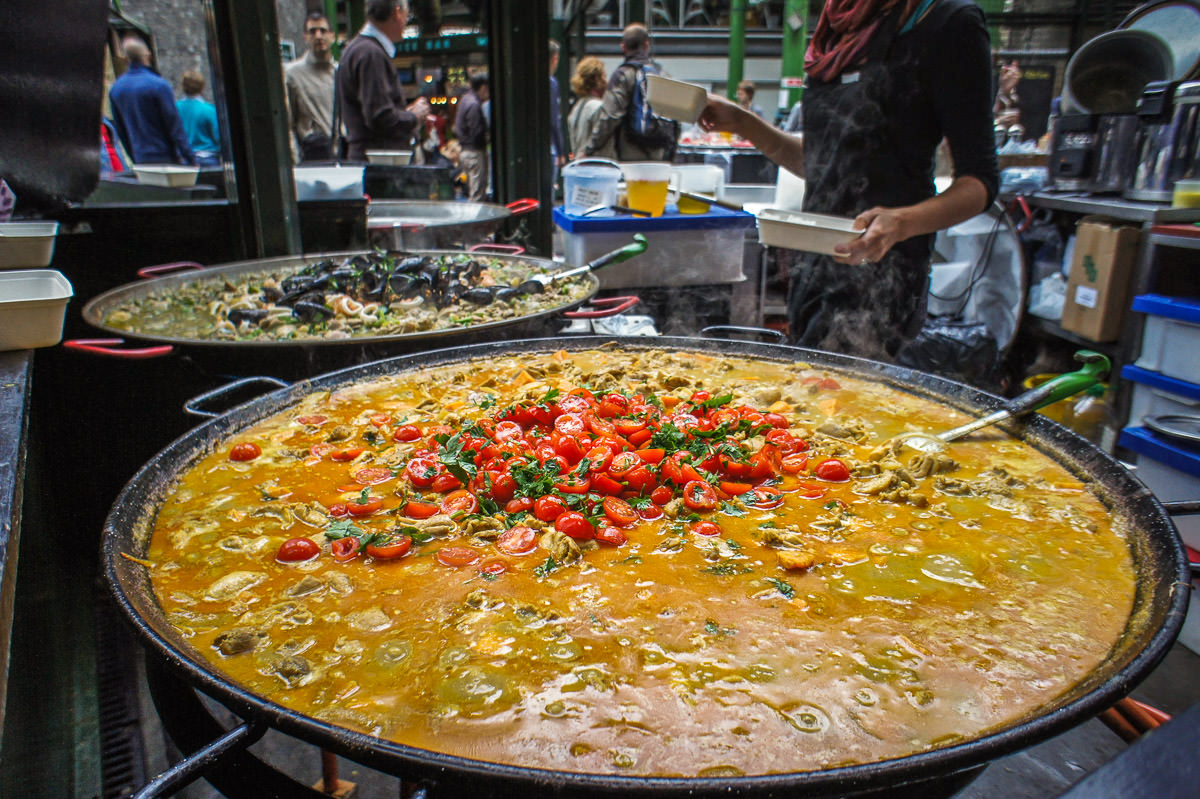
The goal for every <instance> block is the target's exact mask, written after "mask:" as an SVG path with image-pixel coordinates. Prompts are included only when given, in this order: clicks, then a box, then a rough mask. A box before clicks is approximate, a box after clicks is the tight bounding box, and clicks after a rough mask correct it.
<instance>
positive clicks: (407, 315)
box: [102, 253, 593, 342]
mask: <svg viewBox="0 0 1200 799" xmlns="http://www.w3.org/2000/svg"><path fill="white" fill-rule="evenodd" d="M547 274H550V272H549V271H548V269H547V268H546V266H545V265H543V264H539V263H538V262H537V261H531V260H519V259H518V260H513V259H500V258H488V257H486V256H481V255H475V254H470V253H425V254H420V255H405V254H403V253H399V254H396V255H391V256H388V255H382V254H376V253H366V254H357V255H353V256H350V257H346V258H339V259H336V260H335V259H328V258H326V259H322V260H318V261H314V262H312V263H306V264H300V265H296V266H292V267H289V268H286V269H269V270H263V271H261V272H252V273H242V274H239V275H237V276H233V277H230V276H226V275H224V274H220V273H218V274H216V275H213V276H210V277H206V278H197V279H195V280H192V281H189V282H188V283H186V284H185V285H183V286H180V287H175V288H172V289H167V290H163V291H158V292H153V293H150V294H148V295H146V296H140V297H137V298H134V299H131V300H129V301H128V302H126V303H123V304H120V305H117V306H115V307H113V308H111V309H109V310H108V311H107V313H106V314H105V316H104V318H103V320H102V322H103V324H104V325H105V326H107V327H110V328H114V329H117V330H124V331H128V332H130V333H135V334H141V335H145V336H155V337H166V338H174V339H201V340H207V341H258V342H276V341H304V340H314V339H326V340H328V339H348V338H355V337H366V336H388V335H396V334H406V333H418V332H422V331H431V330H454V329H462V328H466V327H470V326H473V325H479V324H485V323H488V322H496V321H500V320H505V319H513V318H517V317H521V316H525V315H528V314H536V313H540V312H542V311H547V310H551V309H556V308H560V307H562V306H564V305H567V304H570V303H573V302H578V301H581V300H583V299H584V298H586V297H587V296H588V295H589V294H590V293H591V291H592V290H593V286H592V283H591V281H590V280H588V279H587V278H586V276H583V277H577V278H573V279H570V278H568V279H564V280H561V281H556V282H554V283H553V284H551V285H549V286H546V285H543V282H540V281H538V280H534V279H532V278H533V277H535V276H537V275H547Z"/></svg>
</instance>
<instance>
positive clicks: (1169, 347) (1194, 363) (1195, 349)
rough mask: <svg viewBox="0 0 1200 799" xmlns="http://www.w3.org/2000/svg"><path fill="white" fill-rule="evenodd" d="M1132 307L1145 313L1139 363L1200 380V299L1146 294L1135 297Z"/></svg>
mask: <svg viewBox="0 0 1200 799" xmlns="http://www.w3.org/2000/svg"><path fill="white" fill-rule="evenodd" d="M1133 310H1135V311H1139V312H1141V313H1144V314H1146V323H1145V326H1144V327H1143V328H1142V331H1143V332H1142V352H1141V354H1140V355H1139V356H1138V359H1137V365H1138V366H1140V367H1141V368H1143V369H1149V370H1151V371H1154V372H1161V373H1162V374H1164V375H1166V376H1167V377H1173V378H1175V379H1176V380H1186V381H1188V382H1189V383H1200V301H1196V300H1191V299H1186V298H1181V297H1164V296H1161V295H1157V294H1144V295H1142V296H1140V297H1137V298H1135V299H1134V301H1133Z"/></svg>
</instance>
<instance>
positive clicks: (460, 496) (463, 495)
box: [442, 488, 479, 516]
mask: <svg viewBox="0 0 1200 799" xmlns="http://www.w3.org/2000/svg"><path fill="white" fill-rule="evenodd" d="M477 510H479V500H478V499H476V498H475V495H474V494H472V493H471V492H470V491H468V490H467V489H465V488H460V489H459V490H457V491H451V492H450V493H449V494H447V495H446V498H445V499H443V500H442V513H444V514H446V515H447V516H454V515H455V514H459V513H467V514H470V513H474V512H475V511H477Z"/></svg>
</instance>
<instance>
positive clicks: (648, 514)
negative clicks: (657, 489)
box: [637, 502, 663, 522]
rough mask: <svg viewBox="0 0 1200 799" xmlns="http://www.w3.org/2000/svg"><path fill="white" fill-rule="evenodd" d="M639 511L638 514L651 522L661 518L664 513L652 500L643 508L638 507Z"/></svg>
mask: <svg viewBox="0 0 1200 799" xmlns="http://www.w3.org/2000/svg"><path fill="white" fill-rule="evenodd" d="M637 513H638V516H641V517H642V518H643V519H645V520H646V521H648V522H649V521H653V520H654V519H661V518H662V515H663V509H662V508H660V507H659V506H658V505H655V504H654V503H653V502H651V503H649V504H647V505H646V506H645V507H643V508H638V509H637Z"/></svg>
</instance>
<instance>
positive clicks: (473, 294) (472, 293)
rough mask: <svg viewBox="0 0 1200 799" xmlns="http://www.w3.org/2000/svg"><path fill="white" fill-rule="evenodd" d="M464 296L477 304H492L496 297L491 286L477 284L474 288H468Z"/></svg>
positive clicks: (468, 300)
mask: <svg viewBox="0 0 1200 799" xmlns="http://www.w3.org/2000/svg"><path fill="white" fill-rule="evenodd" d="M462 298H463V299H464V300H466V301H467V302H469V303H473V304H475V305H491V304H492V301H493V300H494V299H496V295H495V294H494V293H493V292H492V290H491V289H489V288H485V287H483V286H477V287H475V288H473V289H467V290H466V291H464V292H463V293H462Z"/></svg>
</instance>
